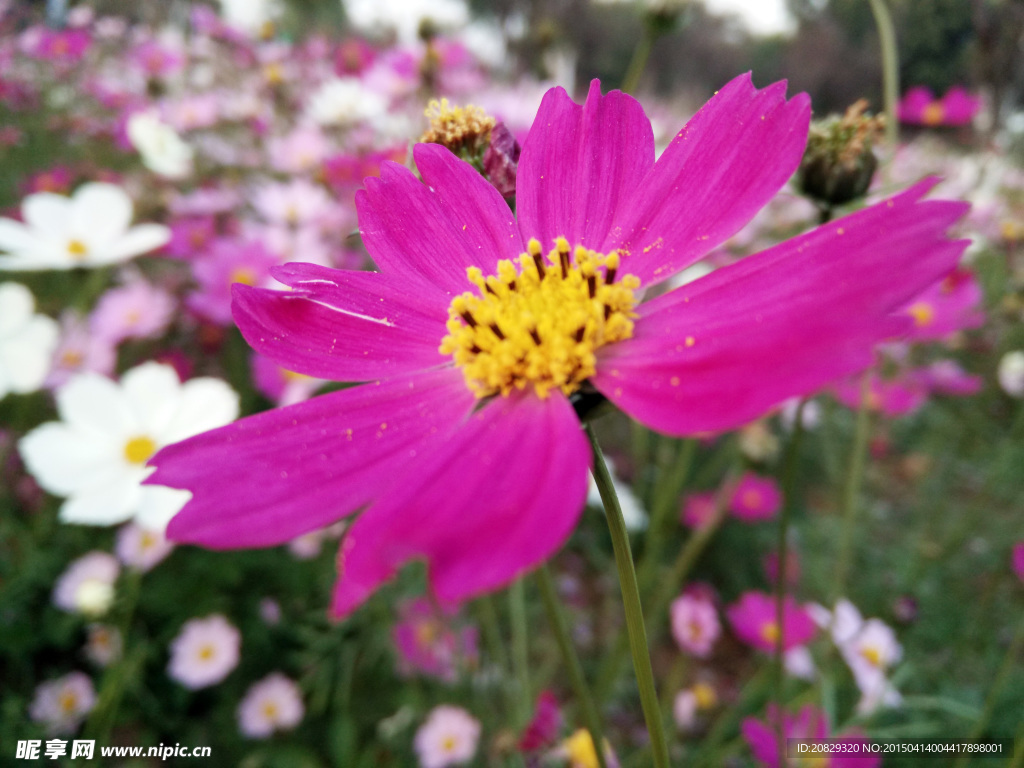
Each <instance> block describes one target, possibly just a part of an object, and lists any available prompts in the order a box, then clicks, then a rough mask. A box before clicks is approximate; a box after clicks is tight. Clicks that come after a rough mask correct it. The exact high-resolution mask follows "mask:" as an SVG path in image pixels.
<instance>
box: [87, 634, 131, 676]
mask: <svg viewBox="0 0 1024 768" xmlns="http://www.w3.org/2000/svg"><path fill="white" fill-rule="evenodd" d="M87 631H88V637H87V638H86V641H85V657H86V658H87V659H89V661H91V662H92V663H93V664H95V665H96V666H98V667H106V666H109V665H110V664H111V663H112V662H114V661H116V660H117V659H119V658H121V651H122V650H123V647H124V642H123V639H122V637H121V631H120V630H119V629H118V628H117V627H113V626H111V625H109V624H90V625H89V627H88V630H87Z"/></svg>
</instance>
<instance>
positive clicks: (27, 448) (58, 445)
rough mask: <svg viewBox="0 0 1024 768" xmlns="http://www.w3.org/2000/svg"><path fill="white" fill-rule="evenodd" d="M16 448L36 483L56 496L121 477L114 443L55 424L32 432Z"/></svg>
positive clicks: (37, 428)
mask: <svg viewBox="0 0 1024 768" xmlns="http://www.w3.org/2000/svg"><path fill="white" fill-rule="evenodd" d="M18 449H19V451H20V452H21V458H22V460H24V462H25V466H26V467H27V468H28V471H29V472H30V473H31V474H32V476H33V477H34V478H35V479H36V482H38V483H39V485H41V486H42V487H43V488H44V489H45V490H47V491H49V492H50V493H53V494H56V495H58V496H68V495H70V494H73V493H76V492H78V491H80V490H83V489H86V488H90V487H93V486H96V485H104V484H108V483H110V482H111V481H116V480H117V478H118V476H119V475H120V474H121V472H120V471H118V467H117V464H118V462H119V461H120V457H119V456H118V454H117V450H118V446H117V444H116V443H114V442H113V441H111V440H103V439H100V440H97V439H95V437H94V436H92V435H89V434H83V433H81V432H79V431H78V430H76V429H73V428H72V427H69V426H68V425H67V424H61V423H60V422H56V421H51V422H50V423H48V424H43V425H42V426H40V427H36V428H35V429H33V430H32V431H31V432H29V433H28V434H27V435H25V437H23V438H22V439H21V441H20V442H19V443H18Z"/></svg>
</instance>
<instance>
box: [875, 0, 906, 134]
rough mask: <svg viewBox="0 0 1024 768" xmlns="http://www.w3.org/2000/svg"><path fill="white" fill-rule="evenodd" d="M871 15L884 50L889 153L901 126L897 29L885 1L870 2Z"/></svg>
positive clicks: (886, 128) (883, 86)
mask: <svg viewBox="0 0 1024 768" xmlns="http://www.w3.org/2000/svg"><path fill="white" fill-rule="evenodd" d="M869 2H870V3H871V15H872V16H874V17H875V26H876V27H878V42H879V44H880V46H881V48H882V101H883V103H884V105H885V142H886V144H888V145H889V151H890V152H895V151H896V142H897V141H898V140H899V124H898V123H897V122H896V100H897V98H898V96H897V94H898V92H899V87H900V82H899V76H900V73H899V58H898V55H897V51H896V27H895V25H893V23H892V15H891V14H890V13H889V9H888V7H887V6H886V4H885V0H869Z"/></svg>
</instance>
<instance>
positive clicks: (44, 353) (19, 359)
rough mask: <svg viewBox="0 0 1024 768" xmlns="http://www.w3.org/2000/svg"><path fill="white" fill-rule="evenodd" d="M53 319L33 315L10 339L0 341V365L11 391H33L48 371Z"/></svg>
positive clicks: (54, 338) (53, 342)
mask: <svg viewBox="0 0 1024 768" xmlns="http://www.w3.org/2000/svg"><path fill="white" fill-rule="evenodd" d="M58 335H59V330H58V328H57V321H56V320H53V319H51V318H49V317H46V315H35V316H33V317H32V318H31V319H30V320H29V321H28V323H27V324H26V325H25V326H24V327H23V328H22V329H21V332H20V333H19V334H18V335H17V336H16V337H14V338H10V339H7V340H2V341H0V368H2V369H3V370H4V377H5V378H6V380H7V382H8V385H9V387H10V389H11V390H12V391H14V392H19V393H22V394H24V393H26V392H35V391H36V390H37V389H39V387H41V386H42V384H43V380H44V379H46V374H48V373H49V372H50V364H51V362H52V361H53V351H54V350H55V349H56V348H57V337H58Z"/></svg>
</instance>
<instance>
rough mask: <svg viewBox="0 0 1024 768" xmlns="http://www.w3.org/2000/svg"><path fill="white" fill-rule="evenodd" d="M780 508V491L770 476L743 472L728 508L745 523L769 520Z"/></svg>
mask: <svg viewBox="0 0 1024 768" xmlns="http://www.w3.org/2000/svg"><path fill="white" fill-rule="evenodd" d="M781 508H782V492H781V491H780V490H779V485H778V483H776V482H775V481H774V480H773V479H772V478H770V477H761V476H760V475H755V474H754V473H753V472H746V473H744V475H743V477H741V478H740V480H739V482H738V483H736V490H735V491H734V492H733V494H732V499H731V500H730V501H729V509H730V511H731V512H732V513H733V514H734V515H735V516H736V518H737V519H739V520H742V521H744V522H746V523H753V522H757V521H758V520H771V519H772V518H773V517H775V515H776V513H778V511H779V510H780V509H781Z"/></svg>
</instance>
